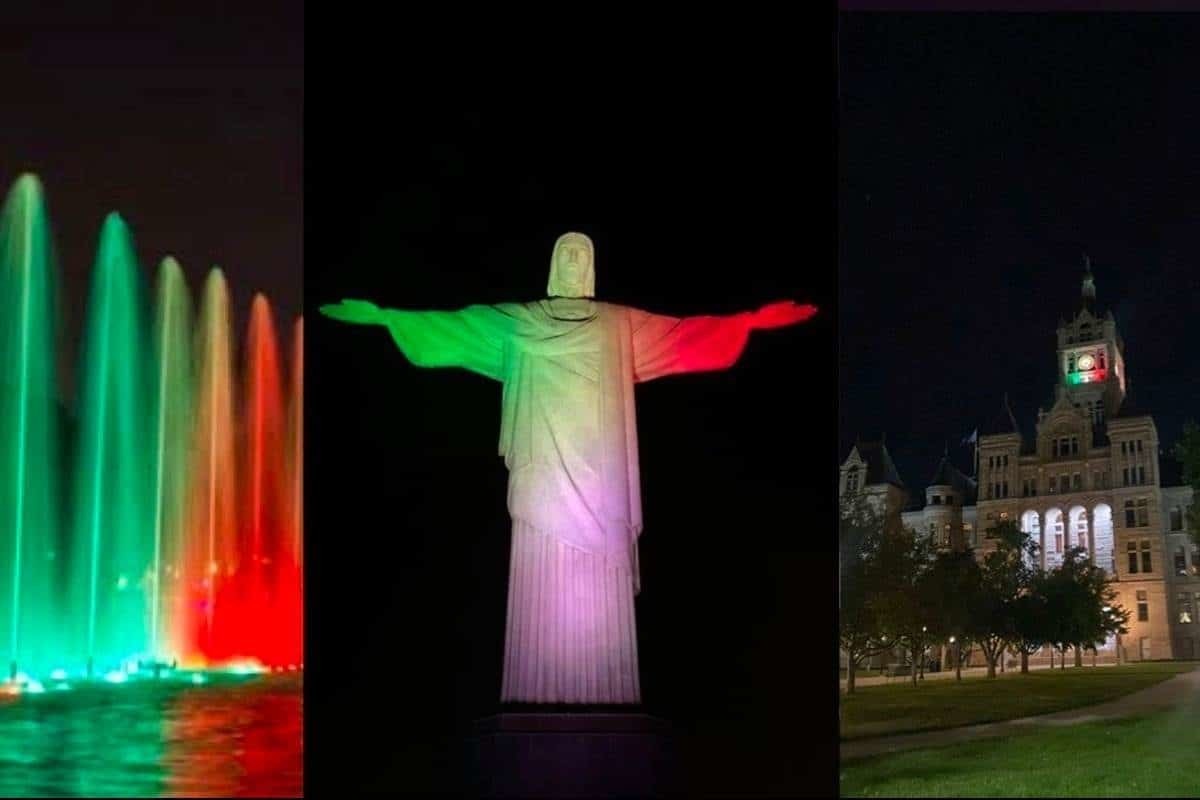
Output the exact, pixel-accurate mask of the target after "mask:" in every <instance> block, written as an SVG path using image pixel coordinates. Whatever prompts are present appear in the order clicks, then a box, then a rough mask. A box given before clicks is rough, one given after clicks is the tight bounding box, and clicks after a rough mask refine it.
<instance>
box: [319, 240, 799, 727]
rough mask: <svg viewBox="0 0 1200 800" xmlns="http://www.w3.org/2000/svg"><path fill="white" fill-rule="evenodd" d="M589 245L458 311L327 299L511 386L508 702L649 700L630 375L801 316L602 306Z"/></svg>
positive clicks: (712, 362)
mask: <svg viewBox="0 0 1200 800" xmlns="http://www.w3.org/2000/svg"><path fill="white" fill-rule="evenodd" d="M594 268H595V259H594V249H593V247H592V242H591V240H590V239H589V238H588V237H586V236H584V235H582V234H578V233H568V234H566V235H565V236H562V237H561V238H559V240H558V242H557V243H556V244H555V246H554V255H553V257H552V261H551V267H550V283H549V287H548V289H547V295H548V296H547V297H546V298H545V299H543V300H537V301H534V302H530V303H499V304H496V305H474V306H468V307H467V308H464V309H462V310H459V311H400V310H393V309H381V308H378V307H376V306H375V305H374V304H373V303H370V302H366V301H362V300H343V301H342V302H341V303H340V304H337V305H327V306H323V307H322V308H321V312H322V313H323V314H325V315H326V316H329V317H333V318H334V319H338V320H343V321H345V322H355V323H362V324H377V325H383V326H385V327H387V329H388V330H389V331H390V332H391V335H392V338H393V339H394V340H395V342H396V345H397V346H398V347H399V348H400V350H401V352H403V353H404V355H405V356H406V357H407V358H408V360H409V361H411V362H412V363H413V364H415V365H416V366H418V367H463V368H465V369H469V370H471V371H472V372H476V373H479V374H480V375H484V376H486V377H488V378H491V379H493V380H497V381H500V382H501V383H502V384H503V386H504V389H503V411H502V417H501V425H500V455H501V456H503V457H504V463H505V465H506V466H507V467H508V470H509V479H508V510H509V514H510V515H511V516H512V523H513V527H512V556H511V565H510V574H509V583H508V622H507V631H506V634H505V646H504V650H505V652H504V681H503V687H502V689H501V701H502V702H524V703H572V704H619V703H639V702H641V689H640V687H639V683H638V665H637V636H636V629H635V625H634V615H633V597H634V594H635V593H636V592H637V591H638V585H639V576H638V555H637V542H638V536H639V534H640V533H641V531H642V501H641V487H640V485H639V477H638V449H637V448H638V439H637V424H636V420H635V416H634V399H633V387H634V384H636V383H641V382H643V381H649V380H653V379H655V378H661V377H663V376H665V375H675V374H679V373H684V372H701V371H706V370H719V369H725V368H727V367H730V366H732V365H733V364H734V362H735V361H737V359H738V357H739V356H740V355H741V353H742V350H743V349H744V348H745V346H746V341H747V340H748V339H749V337H750V332H751V331H753V330H757V329H765V328H777V327H782V326H785V325H792V324H794V323H797V322H803V321H804V320H806V319H808V318H809V317H811V316H812V315H813V314H814V313H816V308H815V307H813V306H800V305H796V304H795V303H792V302H780V303H771V304H769V305H767V306H764V307H763V308H761V309H759V310H758V311H750V312H744V313H740V314H734V315H732V316H727V317H711V316H701V317H688V318H686V319H677V318H674V317H667V316H661V315H658V314H650V313H647V312H645V311H640V310H638V309H636V308H627V307H625V306H619V305H611V304H608V303H602V302H597V301H595V300H593V299H592V298H593V296H594V289H595V271H594Z"/></svg>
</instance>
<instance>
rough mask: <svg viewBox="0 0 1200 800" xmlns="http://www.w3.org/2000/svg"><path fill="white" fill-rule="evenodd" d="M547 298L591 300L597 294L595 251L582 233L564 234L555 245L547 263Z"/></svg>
mask: <svg viewBox="0 0 1200 800" xmlns="http://www.w3.org/2000/svg"><path fill="white" fill-rule="evenodd" d="M546 294H547V295H549V296H550V297H594V296H595V294H596V249H595V248H594V247H593V246H592V240H591V239H589V238H588V237H586V236H584V235H583V234H582V233H564V234H563V235H562V236H560V237H558V241H557V242H555V243H554V255H553V257H552V258H551V260H550V282H549V283H548V284H547V286H546Z"/></svg>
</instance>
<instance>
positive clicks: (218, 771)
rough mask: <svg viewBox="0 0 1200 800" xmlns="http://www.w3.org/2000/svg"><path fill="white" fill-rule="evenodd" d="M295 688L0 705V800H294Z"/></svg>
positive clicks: (266, 682)
mask: <svg viewBox="0 0 1200 800" xmlns="http://www.w3.org/2000/svg"><path fill="white" fill-rule="evenodd" d="M302 705H303V696H302V691H301V681H300V678H299V677H298V676H293V675H272V676H262V677H257V678H249V679H243V680H239V681H236V682H221V681H214V682H212V683H210V684H208V685H204V686H192V685H188V684H183V683H165V682H163V683H152V682H147V683H140V684H132V685H126V686H98V687H89V688H76V689H72V690H70V691H66V692H50V693H47V694H44V695H38V696H25V697H19V698H4V699H3V700H0V797H38V796H55V797H64V796H68V797H105V796H107V797H121V796H124V797H153V796H169V797H176V796H189V797H201V796H217V797H234V796H269V797H283V796H290V797H299V796H300V794H301V787H302V783H303V767H302V761H303V749H302V731H303V725H302V719H303V713H302Z"/></svg>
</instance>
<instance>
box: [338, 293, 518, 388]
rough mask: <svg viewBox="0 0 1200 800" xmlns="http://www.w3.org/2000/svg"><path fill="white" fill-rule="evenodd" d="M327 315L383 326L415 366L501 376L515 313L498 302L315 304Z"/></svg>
mask: <svg viewBox="0 0 1200 800" xmlns="http://www.w3.org/2000/svg"><path fill="white" fill-rule="evenodd" d="M321 313H322V314H324V315H325V316H327V317H330V318H331V319H336V320H341V321H342V322H350V323H357V324H363V325H383V326H384V327H386V328H387V329H388V332H389V333H391V335H392V340H393V341H395V343H396V346H397V347H399V348H400V352H402V353H404V356H405V357H406V358H407V359H408V360H409V361H410V362H412V363H413V365H414V366H418V367H461V368H463V369H468V370H470V371H472V372H475V373H478V374H480V375H484V376H486V377H488V378H492V379H493V380H503V374H502V373H503V360H504V359H503V353H504V345H505V343H506V342H507V341H508V339H509V337H510V336H511V335H512V331H513V329H514V327H515V323H516V319H515V317H514V316H513V315H512V314H510V313H508V312H507V311H506V310H505V309H504V308H503V307H501V306H487V305H474V306H467V307H466V308H463V309H460V310H458V311H404V310H399V309H392V308H379V307H378V306H376V305H375V304H374V303H371V302H369V301H366V300H343V301H342V302H341V303H337V304H332V305H325V306H321Z"/></svg>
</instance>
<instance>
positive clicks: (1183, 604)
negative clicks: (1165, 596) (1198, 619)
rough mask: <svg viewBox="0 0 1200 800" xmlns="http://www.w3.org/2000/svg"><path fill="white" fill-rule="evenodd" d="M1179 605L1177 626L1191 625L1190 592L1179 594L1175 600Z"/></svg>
mask: <svg viewBox="0 0 1200 800" xmlns="http://www.w3.org/2000/svg"><path fill="white" fill-rule="evenodd" d="M1175 600H1176V603H1177V604H1178V605H1179V624H1180V625H1191V624H1192V594H1191V592H1180V593H1179V594H1178V596H1176V598H1175Z"/></svg>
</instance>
